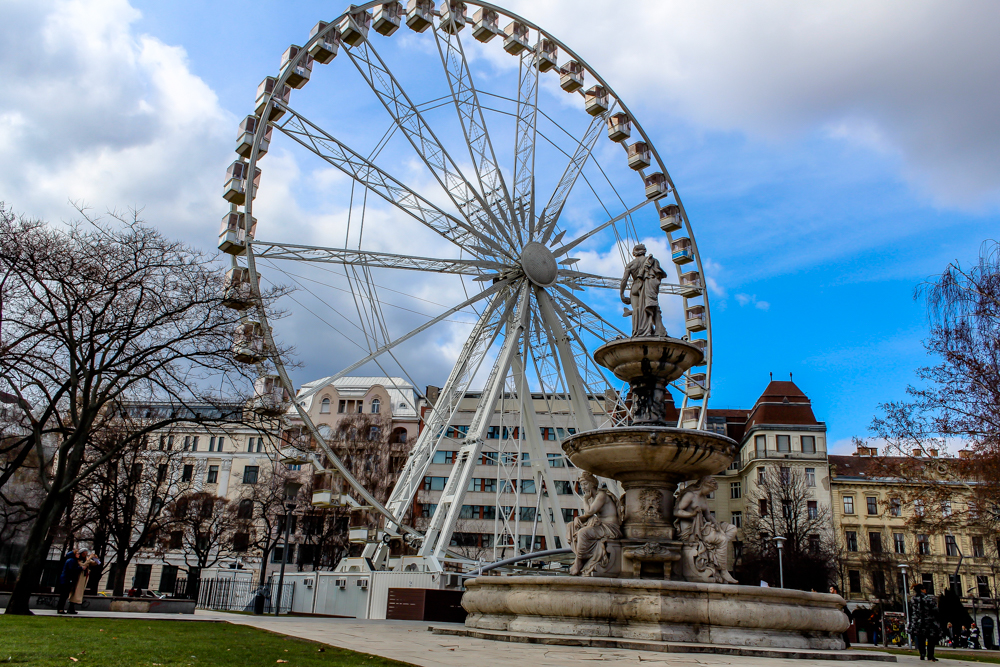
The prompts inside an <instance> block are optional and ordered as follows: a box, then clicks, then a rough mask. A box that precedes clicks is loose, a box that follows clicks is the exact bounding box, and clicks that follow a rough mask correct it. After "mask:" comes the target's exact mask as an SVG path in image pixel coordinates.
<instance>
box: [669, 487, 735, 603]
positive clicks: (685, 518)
mask: <svg viewBox="0 0 1000 667" xmlns="http://www.w3.org/2000/svg"><path fill="white" fill-rule="evenodd" d="M717 488H719V485H718V483H717V482H716V481H715V479H714V478H712V477H702V478H701V479H700V480H698V481H697V482H695V483H694V484H690V485H688V486H687V487H685V488H684V490H683V491H681V494H680V500H678V501H677V505H676V506H675V507H674V538H675V539H678V540H680V541H681V542H682V543H683V545H684V546H683V547H682V548H681V560H680V570H681V576H682V577H684V579H685V580H687V581H698V582H705V583H716V584H735V583H738V582H737V581H736V580H735V579H733V577H732V576H730V574H729V563H728V561H729V542H730V541H732V540H733V538H735V537H736V526H734V525H733V524H731V523H719V522H718V521H716V520H715V517H714V516H712V512H711V511H710V510H709V507H708V495H709V494H710V493H712V492H713V491H715V490H716V489H717Z"/></svg>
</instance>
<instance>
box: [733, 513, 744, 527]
mask: <svg viewBox="0 0 1000 667" xmlns="http://www.w3.org/2000/svg"><path fill="white" fill-rule="evenodd" d="M732 524H733V525H734V526H736V527H737V528H742V527H743V512H733V518H732Z"/></svg>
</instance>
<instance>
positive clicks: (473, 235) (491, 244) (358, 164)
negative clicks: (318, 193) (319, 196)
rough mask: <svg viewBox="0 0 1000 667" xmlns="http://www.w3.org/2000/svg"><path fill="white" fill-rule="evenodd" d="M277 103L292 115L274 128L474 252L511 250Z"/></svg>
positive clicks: (426, 224)
mask: <svg viewBox="0 0 1000 667" xmlns="http://www.w3.org/2000/svg"><path fill="white" fill-rule="evenodd" d="M275 104H276V105H278V106H280V107H281V108H282V109H284V110H285V111H286V112H288V114H289V115H288V118H287V119H286V120H283V121H282V122H281V123H278V124H275V125H274V127H276V128H277V129H278V130H279V131H280V132H282V133H283V134H284V135H285V136H287V137H289V138H290V139H292V140H293V141H295V142H296V143H298V144H300V145H301V146H303V147H305V148H306V149H308V150H309V151H311V152H313V153H315V154H316V155H318V156H319V157H320V158H321V159H323V160H324V161H326V162H328V163H329V164H331V165H333V166H334V167H336V168H337V169H339V170H340V171H342V172H344V173H345V174H347V175H348V176H350V177H351V178H352V179H354V180H355V181H356V182H357V183H359V184H360V185H363V186H364V187H366V188H368V189H369V190H371V191H372V192H374V193H375V194H377V195H378V196H380V197H382V198H383V199H385V200H386V201H387V202H389V203H390V204H393V205H394V206H396V207H398V208H399V209H401V210H402V211H403V212H404V213H406V214H407V215H410V216H412V217H413V218H415V219H416V220H417V221H419V222H420V223H422V224H423V225H425V226H427V227H429V228H430V229H432V230H434V231H435V232H437V233H438V234H440V235H441V236H443V237H444V238H446V239H448V240H449V241H451V242H452V243H454V244H455V245H457V246H459V247H461V248H463V249H465V250H468V251H469V252H471V253H473V254H482V249H481V248H477V247H476V246H475V245H474V244H475V243H479V244H482V245H485V246H487V249H488V250H490V251H491V252H492V253H506V252H507V250H506V249H505V248H504V247H503V246H502V245H501V244H499V243H498V242H497V241H495V240H494V239H493V238H492V237H490V236H487V235H485V234H483V233H482V232H480V231H479V230H478V229H476V228H475V227H474V226H472V225H470V224H468V223H467V222H465V221H463V220H459V219H458V218H456V217H455V216H453V215H449V214H448V213H445V212H444V211H442V210H441V209H440V208H438V207H437V206H435V205H434V204H432V203H431V202H429V201H428V200H427V199H425V198H424V197H422V196H420V195H418V194H417V193H416V192H414V191H413V190H411V189H410V188H409V187H407V186H406V185H405V184H404V183H403V182H402V181H400V180H399V179H397V178H394V177H393V176H392V175H390V174H389V173H387V172H385V171H384V170H382V169H380V168H379V167H377V166H375V165H374V164H373V163H372V162H371V161H370V160H368V159H367V158H365V157H363V156H362V155H361V154H360V153H358V152H357V151H355V150H352V149H351V148H350V147H349V146H347V145H346V144H344V143H343V142H342V141H340V140H338V139H337V138H336V137H334V136H332V135H331V134H329V133H328V132H326V131H324V130H323V129H322V128H320V127H319V126H318V125H316V124H315V123H313V122H312V121H310V120H309V119H307V118H306V117H305V116H302V115H301V114H300V113H298V112H297V111H295V110H294V109H292V108H291V107H289V106H287V105H284V104H281V103H279V102H275Z"/></svg>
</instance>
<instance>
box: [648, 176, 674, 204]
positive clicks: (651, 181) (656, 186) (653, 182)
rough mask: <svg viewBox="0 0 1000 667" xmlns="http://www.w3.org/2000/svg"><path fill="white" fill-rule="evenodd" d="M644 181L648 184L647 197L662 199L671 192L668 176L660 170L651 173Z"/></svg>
mask: <svg viewBox="0 0 1000 667" xmlns="http://www.w3.org/2000/svg"><path fill="white" fill-rule="evenodd" d="M643 182H644V183H645V184H646V199H660V198H661V197H665V196H667V193H668V192H670V188H669V186H668V185H667V177H666V176H664V175H663V174H662V173H660V172H656V173H653V174H650V175H649V176H647V177H646V178H645V179H643Z"/></svg>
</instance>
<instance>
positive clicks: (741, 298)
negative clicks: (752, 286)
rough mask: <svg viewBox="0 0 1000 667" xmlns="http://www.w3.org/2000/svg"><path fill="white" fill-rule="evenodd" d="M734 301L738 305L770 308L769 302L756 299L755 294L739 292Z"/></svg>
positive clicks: (762, 308)
mask: <svg viewBox="0 0 1000 667" xmlns="http://www.w3.org/2000/svg"><path fill="white" fill-rule="evenodd" d="M736 302H737V303H739V304H740V306H753V307H754V308H756V309H758V310H769V309H770V308H771V304H770V303H768V302H767V301H760V300H758V299H757V295H756V294H744V293H742V292H741V293H739V294H737V295H736Z"/></svg>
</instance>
